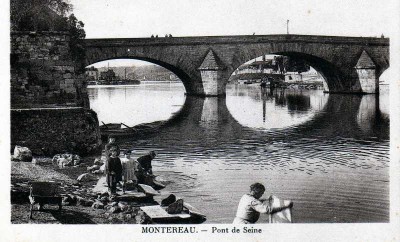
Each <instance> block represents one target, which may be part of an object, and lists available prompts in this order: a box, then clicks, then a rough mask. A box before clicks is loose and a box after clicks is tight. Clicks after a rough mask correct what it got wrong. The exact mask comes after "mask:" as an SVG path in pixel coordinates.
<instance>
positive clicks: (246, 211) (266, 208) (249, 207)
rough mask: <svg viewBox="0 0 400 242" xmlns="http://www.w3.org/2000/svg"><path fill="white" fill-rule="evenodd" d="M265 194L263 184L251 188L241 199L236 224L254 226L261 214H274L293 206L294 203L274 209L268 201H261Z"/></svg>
mask: <svg viewBox="0 0 400 242" xmlns="http://www.w3.org/2000/svg"><path fill="white" fill-rule="evenodd" d="M264 192H265V187H264V185H263V184H261V183H254V184H252V185H251V186H250V193H249V194H245V195H243V196H242V198H241V199H240V202H239V205H238V209H237V212H236V217H235V219H234V220H233V223H234V224H253V223H256V222H257V220H258V218H259V217H260V213H267V214H272V213H276V212H279V211H282V210H283V209H285V208H291V207H292V206H293V203H290V204H289V205H288V206H287V207H279V208H272V207H270V205H269V202H268V201H267V200H262V199H260V198H261V196H262V195H263V194H264Z"/></svg>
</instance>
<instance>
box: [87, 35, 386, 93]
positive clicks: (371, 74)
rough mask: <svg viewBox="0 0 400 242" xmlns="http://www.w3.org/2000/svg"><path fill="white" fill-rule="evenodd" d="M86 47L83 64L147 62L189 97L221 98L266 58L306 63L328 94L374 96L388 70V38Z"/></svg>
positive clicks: (120, 42) (185, 40)
mask: <svg viewBox="0 0 400 242" xmlns="http://www.w3.org/2000/svg"><path fill="white" fill-rule="evenodd" d="M84 44H85V49H86V61H87V63H94V62H98V61H100V60H107V59H117V58H133V59H138V60H147V61H150V62H152V63H155V64H158V65H160V66H163V67H165V68H167V69H169V70H171V71H172V72H174V73H175V74H176V75H177V76H179V77H182V78H181V80H182V81H183V82H184V85H185V88H186V92H187V94H195V95H205V96H207V95H224V94H225V87H226V84H227V82H228V79H229V77H230V76H231V74H232V73H233V72H234V71H235V70H236V69H237V68H238V67H239V66H240V65H242V64H243V63H245V62H246V61H249V60H251V59H254V58H256V57H259V56H262V55H265V54H280V55H286V56H291V57H294V58H302V59H304V60H305V61H307V62H309V64H310V65H311V66H313V68H315V69H316V70H317V71H319V72H320V73H321V74H322V75H323V76H324V77H325V78H326V80H327V84H328V87H329V92H345V93H374V92H376V85H377V83H378V81H377V80H378V79H377V78H378V77H379V75H380V74H381V73H382V72H383V71H384V70H385V69H386V68H388V66H389V39H386V38H365V37H341V36H311V35H261V36H246V35H243V36H198V37H172V38H135V39H86V40H85V43H84ZM210 53H211V54H210ZM210 61H211V62H210ZM213 61H214V62H213ZM204 68H205V69H204Z"/></svg>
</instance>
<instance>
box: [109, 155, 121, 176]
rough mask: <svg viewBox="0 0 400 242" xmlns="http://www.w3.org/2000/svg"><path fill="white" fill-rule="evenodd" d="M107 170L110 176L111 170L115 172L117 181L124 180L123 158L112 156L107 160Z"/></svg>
mask: <svg viewBox="0 0 400 242" xmlns="http://www.w3.org/2000/svg"><path fill="white" fill-rule="evenodd" d="M106 172H107V176H109V175H110V174H111V172H114V173H115V177H116V180H117V182H118V181H121V180H122V164H121V160H120V159H119V158H118V157H110V158H109V159H108V160H107V162H106Z"/></svg>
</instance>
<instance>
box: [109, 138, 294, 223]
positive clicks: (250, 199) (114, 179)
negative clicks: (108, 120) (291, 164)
mask: <svg viewBox="0 0 400 242" xmlns="http://www.w3.org/2000/svg"><path fill="white" fill-rule="evenodd" d="M105 155H106V167H105V172H106V177H107V185H108V188H109V193H110V195H115V194H116V190H117V184H118V183H119V182H121V183H122V191H123V192H125V186H124V185H125V182H126V180H127V179H129V180H133V181H134V182H135V183H136V184H138V183H142V184H148V185H151V181H152V179H153V178H154V175H153V171H152V165H151V162H152V160H153V159H154V158H155V157H156V155H157V154H156V153H155V152H154V151H150V152H149V153H148V154H147V155H144V156H141V157H139V158H138V159H137V160H136V161H134V162H135V165H134V168H133V169H134V173H133V174H131V175H129V174H127V173H123V170H124V169H123V164H122V163H121V160H120V158H119V155H120V149H119V146H118V145H117V144H116V143H115V138H114V137H112V136H111V137H109V140H108V143H107V144H106V145H105ZM126 166H127V165H126ZM125 168H126V167H125ZM127 170H129V169H127ZM264 192H265V187H264V185H262V184H261V183H254V184H252V185H251V186H250V192H249V193H248V194H245V195H243V196H242V198H241V199H240V201H239V205H238V208H237V212H236V216H235V219H234V220H233V223H234V224H252V223H256V222H257V221H258V219H259V217H260V214H262V213H263V214H273V213H276V212H279V211H282V210H284V209H286V208H291V207H292V206H293V203H292V202H290V203H289V204H288V205H287V206H280V207H273V206H272V205H271V204H272V202H271V201H270V199H272V198H270V199H269V200H268V199H261V197H262V195H263V194H264Z"/></svg>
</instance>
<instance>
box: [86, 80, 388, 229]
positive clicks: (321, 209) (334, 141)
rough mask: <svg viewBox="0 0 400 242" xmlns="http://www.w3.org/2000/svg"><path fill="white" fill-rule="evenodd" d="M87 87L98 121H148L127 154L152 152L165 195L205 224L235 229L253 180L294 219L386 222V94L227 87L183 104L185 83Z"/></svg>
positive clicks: (123, 145)
mask: <svg viewBox="0 0 400 242" xmlns="http://www.w3.org/2000/svg"><path fill="white" fill-rule="evenodd" d="M88 90H89V98H90V104H91V108H92V109H93V110H94V111H96V112H97V113H98V118H99V121H103V122H104V123H113V122H117V123H119V122H122V123H124V124H126V125H129V126H135V125H138V124H143V123H152V124H151V125H150V126H151V127H153V129H152V130H153V131H152V132H147V133H146V134H145V135H138V136H136V137H131V138H125V139H122V140H119V142H120V145H121V148H124V149H130V150H133V154H134V155H133V156H134V157H137V156H139V155H142V154H145V153H146V152H147V151H149V150H156V151H157V153H158V155H157V157H156V159H155V160H154V161H153V171H154V173H155V174H157V175H159V179H160V180H163V181H164V183H166V184H167V188H165V189H164V190H162V193H163V196H161V197H165V196H166V195H168V194H169V193H174V194H176V195H177V196H179V197H182V198H184V200H185V201H186V202H188V203H190V204H192V205H193V206H195V207H196V208H198V209H199V210H200V211H202V212H203V213H204V214H205V215H206V216H207V221H206V222H207V223H231V222H232V220H233V218H234V216H235V212H236V208H237V204H238V202H239V200H240V198H241V196H242V195H243V194H245V193H247V192H248V189H249V186H250V185H251V184H252V183H254V182H261V183H263V184H264V185H265V186H266V189H267V190H266V193H265V195H264V196H265V197H267V196H269V195H270V194H274V195H276V196H278V197H280V198H283V199H291V200H293V202H294V207H293V215H292V216H293V220H294V222H298V223H316V222H328V223H331V222H389V198H390V196H389V115H388V110H389V106H388V105H389V103H388V92H387V90H382V91H381V94H380V96H379V98H377V97H376V96H375V95H364V96H359V95H340V94H324V93H323V92H322V91H320V90H273V91H271V90H268V89H267V90H261V89H260V88H259V86H257V85H229V86H228V87H227V96H226V98H225V99H218V98H194V97H186V96H185V95H184V87H183V85H181V84H141V85H136V86H113V87H112V86H108V87H107V86H100V87H99V86H96V87H89V88H88ZM156 121H164V122H156ZM266 221H267V216H265V215H263V216H261V217H260V220H259V221H258V222H259V223H265V222H266Z"/></svg>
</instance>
